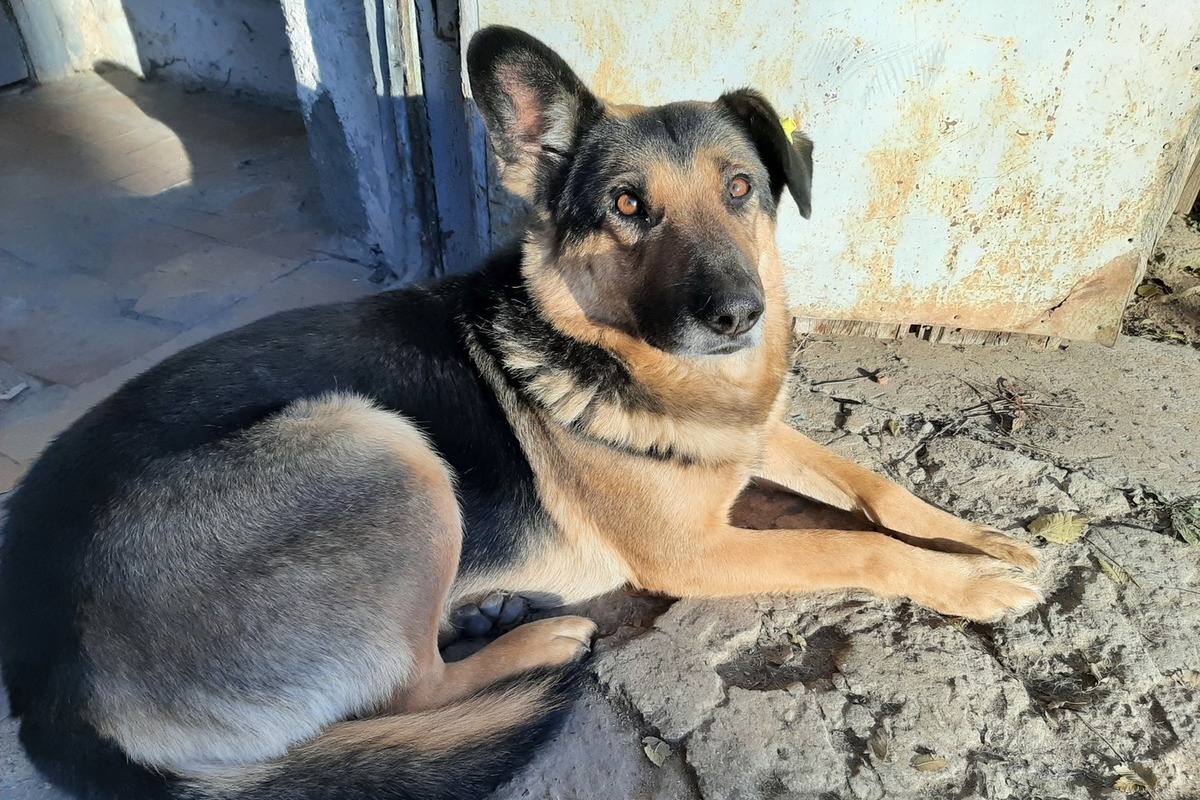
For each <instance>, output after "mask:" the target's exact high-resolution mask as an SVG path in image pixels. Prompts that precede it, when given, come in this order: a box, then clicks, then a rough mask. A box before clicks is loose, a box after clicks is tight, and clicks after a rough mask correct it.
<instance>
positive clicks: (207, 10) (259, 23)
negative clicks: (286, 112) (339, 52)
mask: <svg viewBox="0 0 1200 800" xmlns="http://www.w3.org/2000/svg"><path fill="white" fill-rule="evenodd" d="M121 5H122V6H123V7H124V12H125V17H126V18H127V20H128V23H129V28H130V30H131V31H132V32H133V35H134V39H135V41H136V43H137V50H138V57H139V59H140V61H141V67H142V69H143V70H144V72H145V73H146V75H147V76H150V77H156V78H162V79H163V80H168V81H173V82H175V83H180V84H183V85H185V86H191V87H197V88H204V89H210V90H220V91H225V92H229V93H234V94H243V95H247V96H250V97H253V98H254V99H256V100H259V101H266V102H268V103H271V104H272V105H277V106H283V107H294V106H295V105H296V81H295V77H294V76H293V74H292V60H291V56H290V54H289V52H288V51H289V47H288V37H287V31H286V30H285V29H284V24H283V10H282V9H281V7H280V3H279V0H187V2H178V0H121Z"/></svg>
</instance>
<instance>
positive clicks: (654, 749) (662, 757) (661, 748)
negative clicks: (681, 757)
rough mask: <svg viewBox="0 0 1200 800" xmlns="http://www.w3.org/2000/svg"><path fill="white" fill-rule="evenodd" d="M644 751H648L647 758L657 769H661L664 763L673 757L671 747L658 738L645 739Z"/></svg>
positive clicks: (648, 737) (643, 743)
mask: <svg viewBox="0 0 1200 800" xmlns="http://www.w3.org/2000/svg"><path fill="white" fill-rule="evenodd" d="M642 749H643V750H645V751H646V758H648V759H650V763H651V764H653V765H654V766H656V767H661V766H662V765H663V762H664V761H666V760H667V759H668V758H670V756H671V745H669V744H667V743H666V742H664V741H663V740H662V739H659V738H658V737H657V736H646V737H643V738H642Z"/></svg>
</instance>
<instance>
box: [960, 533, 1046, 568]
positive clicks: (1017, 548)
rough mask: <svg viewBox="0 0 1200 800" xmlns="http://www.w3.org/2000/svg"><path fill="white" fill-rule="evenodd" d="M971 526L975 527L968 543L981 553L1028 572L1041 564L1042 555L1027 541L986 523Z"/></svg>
mask: <svg viewBox="0 0 1200 800" xmlns="http://www.w3.org/2000/svg"><path fill="white" fill-rule="evenodd" d="M973 527H974V528H975V531H974V536H973V540H972V541H970V542H969V544H972V545H974V546H975V547H976V548H978V549H979V550H980V551H982V552H983V553H986V554H987V555H989V556H991V557H992V558H998V559H1000V560H1001V561H1006V562H1008V563H1009V564H1012V565H1013V566H1014V567H1020V568H1021V569H1023V570H1027V571H1030V572H1032V571H1034V570H1037V569H1038V567H1040V566H1041V564H1042V557H1041V556H1040V555H1039V554H1038V551H1037V550H1035V549H1034V547H1033V545H1031V544H1029V543H1028V542H1022V541H1021V540H1020V539H1016V538H1014V537H1012V536H1009V535H1008V534H1007V533H1004V532H1003V531H999V530H996V529H995V528H990V527H987V526H986V525H976V526H973Z"/></svg>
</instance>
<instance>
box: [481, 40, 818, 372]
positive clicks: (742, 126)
mask: <svg viewBox="0 0 1200 800" xmlns="http://www.w3.org/2000/svg"><path fill="white" fill-rule="evenodd" d="M467 66H468V71H469V73H470V79H471V89H472V93H473V94H474V96H475V102H476V103H477V104H478V106H479V110H480V112H481V114H482V115H483V119H484V123H485V125H486V126H487V130H488V133H489V134H490V137H491V141H492V147H493V150H494V151H495V153H496V156H497V158H498V160H499V162H500V170H501V175H502V176H503V179H504V183H505V185H506V186H507V187H508V189H509V190H510V191H512V192H513V193H515V194H517V195H519V196H521V197H523V198H524V199H526V200H527V201H529V202H530V203H531V204H532V206H533V208H534V210H535V213H536V214H537V217H538V219H539V228H538V229H537V230H535V237H541V238H540V240H539V239H535V244H537V245H539V246H540V247H541V250H540V252H541V255H542V258H541V259H540V261H541V263H540V264H538V265H536V268H537V269H543V270H552V271H554V272H555V273H556V274H555V277H556V278H557V279H558V280H559V281H560V283H561V285H562V286H563V287H565V288H566V290H567V291H568V292H569V293H570V295H571V296H572V298H573V302H574V303H575V304H577V305H578V308H579V309H581V311H582V313H583V314H584V315H585V316H586V318H587V320H588V322H589V323H590V324H593V325H597V326H602V327H607V328H613V329H616V330H619V331H621V332H623V333H625V334H628V335H630V336H633V337H636V338H638V339H641V340H643V341H645V342H647V343H648V344H650V345H652V346H654V347H657V348H659V349H661V350H664V351H667V352H670V353H674V354H678V355H717V354H725V353H732V352H736V351H738V350H741V349H743V348H745V347H749V346H754V345H756V344H757V343H758V342H759V341H761V339H762V327H763V326H762V325H760V324H759V320H760V319H761V318H762V316H763V313H764V310H765V305H766V298H765V297H764V290H763V281H762V276H761V275H760V272H759V269H760V255H761V254H762V253H763V252H764V249H765V248H768V247H773V238H774V233H775V224H774V223H775V215H776V210H777V207H778V203H779V200H780V197H781V196H782V194H783V190H784V188H785V187H786V188H787V189H788V190H789V191H790V193H791V196H792V198H793V199H794V200H795V201H796V204H797V205H798V206H799V207H800V213H802V214H803V215H804V216H805V217H807V216H808V215H809V212H810V188H811V183H812V144H811V142H809V140H808V139H806V138H804V137H803V136H798V137H796V144H795V145H793V143H792V142H791V141H789V140H788V136H787V134H786V133H785V132H784V130H783V128H782V127H781V125H780V121H779V118H778V116H777V115H776V113H775V111H774V109H772V108H771V105H770V104H769V103H768V102H767V101H766V100H765V99H764V98H763V97H762V96H761V95H759V94H758V93H756V92H753V91H749V90H742V91H736V92H730V93H728V94H725V95H723V96H722V97H721V98H720V99H718V100H717V101H716V102H715V103H671V104H668V105H664V106H657V107H649V108H642V107H636V108H635V107H614V106H607V105H606V104H605V103H603V102H602V101H600V100H599V99H597V98H596V97H595V96H594V95H592V93H591V92H590V91H588V89H587V87H586V86H584V85H583V83H582V82H581V81H580V80H579V78H577V77H576V76H575V74H574V73H573V72H572V71H571V69H570V67H568V66H567V65H566V63H565V62H564V61H563V60H562V58H561V57H559V56H558V54H556V53H555V52H554V51H552V50H551V49H550V48H549V47H547V46H546V45H545V44H543V43H542V42H540V41H538V40H537V39H535V38H533V37H532V36H529V35H528V34H525V33H523V32H521V31H518V30H515V29H512V28H504V27H493V28H486V29H484V30H482V31H480V32H479V33H477V34H476V35H475V37H474V38H473V39H472V40H471V45H470V48H469V50H468V54H467Z"/></svg>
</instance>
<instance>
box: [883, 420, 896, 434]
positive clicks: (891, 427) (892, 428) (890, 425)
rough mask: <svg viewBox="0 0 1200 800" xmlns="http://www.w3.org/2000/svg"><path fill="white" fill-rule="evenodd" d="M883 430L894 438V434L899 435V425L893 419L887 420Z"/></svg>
mask: <svg viewBox="0 0 1200 800" xmlns="http://www.w3.org/2000/svg"><path fill="white" fill-rule="evenodd" d="M883 429H884V430H885V431H887V432H888V433H890V434H891V435H892V436H895V435H896V434H898V433H900V423H899V422H897V421H896V420H894V419H889V420H888V421H887V422H885V423H883Z"/></svg>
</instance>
